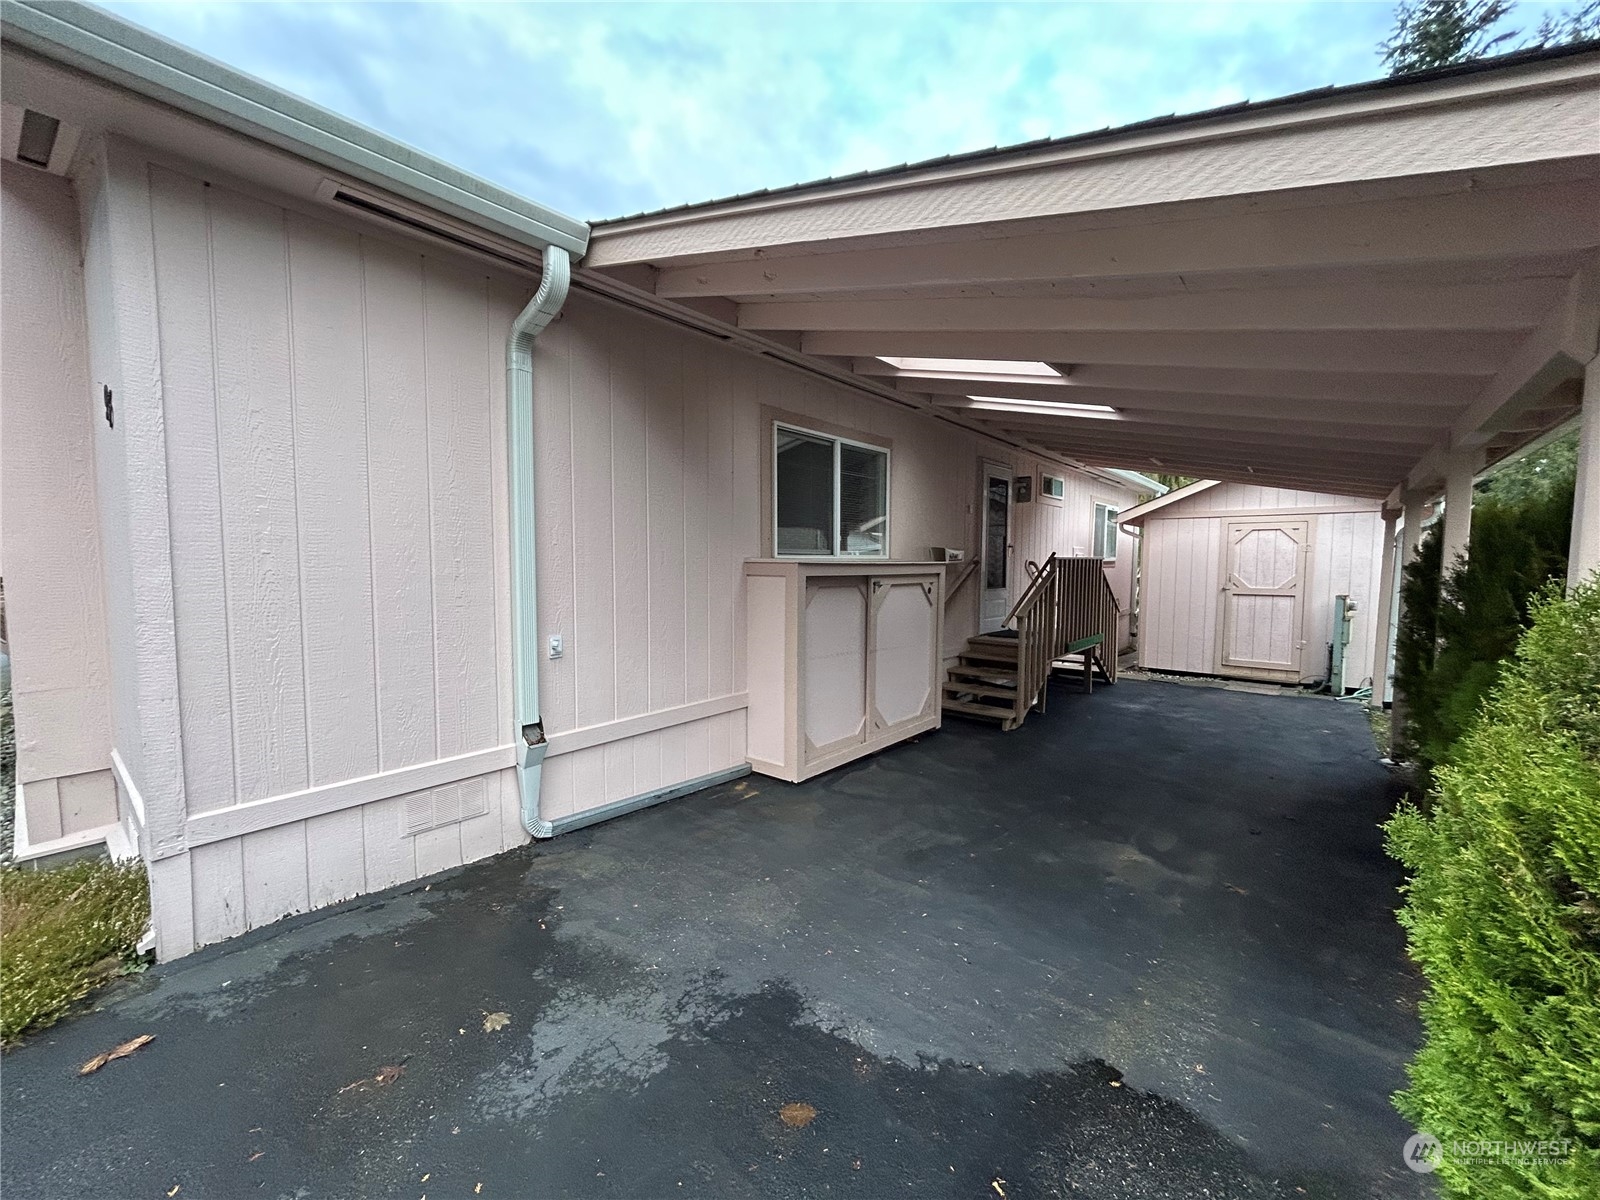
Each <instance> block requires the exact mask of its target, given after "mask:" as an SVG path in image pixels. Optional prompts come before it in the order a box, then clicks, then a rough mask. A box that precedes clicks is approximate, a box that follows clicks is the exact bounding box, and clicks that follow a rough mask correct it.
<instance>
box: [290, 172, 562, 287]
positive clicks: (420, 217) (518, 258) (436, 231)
mask: <svg viewBox="0 0 1600 1200" xmlns="http://www.w3.org/2000/svg"><path fill="white" fill-rule="evenodd" d="M317 198H318V199H319V200H322V201H323V202H324V203H327V204H333V205H337V206H338V207H340V208H345V209H351V210H354V211H355V212H358V213H361V214H362V215H363V216H366V217H369V218H373V219H376V220H378V221H381V222H383V223H384V224H386V225H392V226H397V227H399V228H401V229H404V230H405V231H406V232H408V233H410V234H413V235H419V236H421V237H424V238H426V239H428V240H429V241H433V242H442V243H444V244H445V245H448V246H453V247H455V248H456V249H458V250H466V251H468V252H470V253H472V254H475V255H478V256H479V257H481V258H488V259H492V260H493V261H495V262H497V263H503V264H505V265H507V266H512V267H516V268H517V269H518V270H521V271H537V270H538V269H539V255H538V252H537V251H535V250H532V249H530V248H529V247H527V246H523V245H519V244H518V243H516V242H513V241H512V240H511V239H510V238H501V237H496V236H495V235H494V234H492V233H487V232H485V231H484V230H481V229H474V228H473V227H472V226H471V225H468V224H466V223H465V222H459V221H453V220H451V219H450V218H448V217H444V216H441V215H440V214H439V213H436V212H431V211H430V210H428V209H426V208H422V207H420V206H418V205H412V204H407V203H406V202H405V201H404V200H399V199H397V198H395V197H393V196H386V195H383V194H381V193H379V192H369V191H366V190H365V189H362V188H358V187H355V186H353V185H351V184H348V183H345V182H343V181H342V180H337V179H324V180H323V181H322V184H321V186H320V187H318V188H317Z"/></svg>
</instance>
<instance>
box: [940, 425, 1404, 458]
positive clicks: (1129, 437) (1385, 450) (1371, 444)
mask: <svg viewBox="0 0 1600 1200" xmlns="http://www.w3.org/2000/svg"><path fill="white" fill-rule="evenodd" d="M971 415H972V416H974V417H975V418H977V419H979V420H981V421H983V422H984V423H985V424H993V425H999V426H1003V427H1004V428H1006V429H1014V430H1017V431H1019V432H1023V431H1026V432H1029V433H1037V434H1048V435H1050V436H1052V437H1061V438H1067V439H1071V440H1077V441H1084V442H1098V443H1102V444H1104V443H1117V444H1125V445H1139V446H1143V445H1156V444H1162V445H1171V446H1182V447H1195V448H1203V447H1213V448H1216V449H1219V450H1224V451H1229V452H1232V451H1238V452H1239V453H1241V454H1244V455H1245V456H1246V457H1247V458H1248V457H1249V456H1250V455H1252V454H1256V453H1257V452H1259V453H1260V454H1261V455H1263V456H1265V457H1268V458H1270V457H1272V456H1274V455H1277V454H1282V455H1289V456H1295V457H1301V456H1303V457H1306V458H1313V459H1314V458H1318V457H1322V456H1324V455H1328V454H1336V455H1345V454H1348V455H1352V456H1357V457H1360V456H1368V457H1375V456H1379V455H1382V456H1386V457H1390V458H1393V459H1395V460H1396V461H1397V462H1399V463H1400V464H1401V466H1402V470H1403V468H1404V467H1405V466H1406V465H1409V464H1410V463H1411V462H1413V461H1415V460H1416V457H1417V456H1418V455H1419V454H1421V453H1422V452H1423V451H1424V450H1426V449H1427V446H1428V442H1427V439H1426V438H1412V439H1409V440H1393V441H1391V440H1386V439H1382V440H1381V439H1377V438H1373V437H1363V436H1360V435H1359V434H1354V433H1352V434H1351V435H1350V436H1348V437H1337V436H1331V437H1330V436H1321V437H1318V436H1307V435H1302V434H1299V433H1295V432H1292V431H1287V430H1284V431H1271V430H1264V431H1256V432H1246V431H1243V430H1228V429H1205V428H1173V427H1170V426H1166V427H1163V426H1160V425H1148V424H1140V423H1135V422H1123V421H1098V420H1095V419H1094V418H1092V417H1050V418H1041V417H1033V416H1029V415H1026V414H1020V413H993V414H980V413H974V414H971Z"/></svg>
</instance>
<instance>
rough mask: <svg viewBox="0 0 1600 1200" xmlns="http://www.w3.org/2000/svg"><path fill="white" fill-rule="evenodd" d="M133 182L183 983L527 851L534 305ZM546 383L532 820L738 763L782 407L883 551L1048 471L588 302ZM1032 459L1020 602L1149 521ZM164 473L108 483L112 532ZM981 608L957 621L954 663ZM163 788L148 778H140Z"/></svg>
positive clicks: (272, 218) (443, 257)
mask: <svg viewBox="0 0 1600 1200" xmlns="http://www.w3.org/2000/svg"><path fill="white" fill-rule="evenodd" d="M131 154H132V152H131V151H129V152H127V155H128V156H131ZM113 184H114V186H112V187H111V188H110V191H109V203H110V205H111V207H112V210H113V215H114V216H115V219H116V220H117V221H119V222H121V224H122V226H124V227H127V228H132V227H133V226H134V225H137V224H138V223H139V222H140V221H142V223H143V224H142V229H143V230H144V231H145V233H144V235H143V236H144V238H145V239H147V240H146V241H145V243H144V244H145V246H146V249H145V255H146V257H148V259H149V260H150V261H149V263H148V264H146V265H145V267H144V269H143V273H142V274H141V273H140V272H134V274H136V275H138V276H139V278H138V279H136V281H135V282H136V283H137V284H138V285H139V286H141V287H144V288H146V289H147V291H148V294H149V296H150V300H149V307H150V308H151V309H152V310H153V311H152V313H151V315H150V319H151V322H152V324H153V326H154V330H153V332H152V334H151V341H152V342H155V343H157V344H159V348H160V351H159V352H160V363H159V372H158V373H156V372H152V378H154V377H156V375H157V374H158V375H159V379H160V388H159V393H153V394H155V395H156V397H157V399H156V401H155V406H156V407H157V408H158V409H159V415H160V417H161V420H162V422H163V424H164V428H165V441H164V443H162V445H163V450H162V452H161V453H160V454H158V455H157V456H156V457H157V458H158V459H160V460H161V461H160V462H159V465H158V469H157V470H156V471H155V476H156V478H155V483H156V484H157V485H158V486H157V487H155V488H154V490H153V492H152V494H156V495H159V496H160V497H161V500H162V504H163V506H164V508H163V517H164V519H165V522H166V524H167V525H169V526H170V532H169V535H168V537H169V553H170V569H169V570H168V572H167V574H169V575H170V579H171V589H172V592H171V621H170V629H171V634H172V639H173V642H172V647H173V648H172V650H171V654H172V657H173V660H174V663H175V671H176V675H177V684H176V686H175V687H174V688H173V693H174V695H175V696H176V706H177V707H176V714H175V715H174V717H173V724H174V727H175V733H176V734H177V735H179V736H181V743H182V753H181V761H180V762H178V763H177V766H178V768H179V770H178V773H177V776H176V780H177V782H176V784H175V785H174V786H172V787H171V788H170V789H165V790H164V791H163V792H161V793H159V794H157V795H154V796H151V795H149V794H148V793H149V792H150V789H149V788H148V787H146V788H145V791H146V792H147V801H149V802H151V803H154V804H155V805H156V806H157V808H158V809H159V812H160V813H161V814H162V816H163V819H167V818H172V820H173V822H174V827H175V830H176V833H177V838H176V840H172V839H168V840H165V841H162V842H161V843H160V845H158V846H155V848H154V849H151V848H150V845H149V844H147V852H149V853H150V854H151V857H152V858H153V859H154V860H155V861H154V864H153V867H152V879H153V881H154V883H153V889H154V897H155V904H156V910H157V922H158V937H159V938H160V940H161V941H160V947H159V949H160V953H161V955H162V957H164V958H166V957H173V956H174V955H176V954H181V953H185V952H187V951H188V950H189V949H192V948H193V947H195V946H198V945H204V944H206V943H209V942H214V941H218V940H221V939H223V938H226V937H229V936H232V935H234V934H237V933H240V932H242V931H244V930H245V929H248V928H252V927H255V926H258V925H262V924H265V923H267V922H270V921H273V920H276V919H277V918H279V917H282V916H285V915H287V914H290V913H294V912H299V911H303V910H305V909H308V908H313V907H317V906H319V905H324V904H329V903H333V902H336V901H338V900H341V899H344V898H347V897H350V896H354V895H357V894H360V893H363V892H370V891H374V890H377V889H380V888H383V887H387V886H391V885H394V884H398V883H402V882H406V881H408V880H411V879H414V878H417V877H419V876H422V875H426V874H430V873H433V872H436V871H439V870H443V869H446V868H449V867H452V866H455V865H457V864H460V863H463V862H467V861H471V860H474V859H477V858H482V857H484V856H486V855H489V854H492V853H495V852H497V851H499V850H501V849H504V848H506V847H509V846H511V845H513V844H516V843H518V842H520V841H522V840H523V838H524V835H523V833H522V830H521V827H520V824H519V820H518V796H517V787H516V779H515V772H514V770H512V769H511V763H512V762H513V761H514V748H513V745H512V743H513V740H514V736H515V735H514V731H513V729H512V723H513V712H512V697H511V684H512V681H511V670H510V667H511V662H510V653H511V640H510V613H509V606H510V594H511V593H510V589H511V584H510V555H509V546H508V524H509V513H508V502H509V498H508V489H507V465H506V461H505V457H506V440H507V439H506V434H507V430H506V422H505V386H504V384H505V379H504V348H505V340H506V336H507V334H508V332H509V329H510V324H511V321H512V319H513V318H514V316H515V314H516V313H517V311H518V310H519V309H520V308H521V306H522V305H523V304H524V303H525V302H526V299H527V297H528V295H529V294H530V293H531V291H532V287H533V284H532V282H531V281H529V280H526V279H519V278H514V277H511V276H501V275H499V274H496V273H494V272H493V271H492V270H491V269H490V268H487V267H485V266H482V265H479V264H477V263H475V262H471V261H468V260H466V259H462V258H457V257H454V256H452V255H450V254H449V253H441V252H440V251H438V250H436V249H433V248H427V249H426V250H424V249H422V248H420V247H418V246H415V245H412V244H410V243H407V242H404V241H402V240H398V239H396V238H394V237H390V236H388V235H387V234H386V233H385V232H384V231H377V230H369V227H367V226H365V225H364V224H361V223H359V222H357V221H355V220H354V219H352V218H347V217H345V216H343V215H341V214H325V215H319V214H318V213H316V212H313V211H303V210H302V209H301V207H300V206H299V205H298V204H297V203H296V202H286V203H279V202H277V201H274V200H269V199H266V198H264V197H262V196H259V195H255V194H251V193H250V192H248V191H247V190H244V189H235V188H232V187H229V186H224V185H223V184H221V183H215V182H214V183H208V182H207V181H205V180H203V179H200V178H197V177H195V176H194V175H192V174H190V173H187V171H186V169H184V168H181V167H179V166H177V165H171V164H165V163H159V162H146V161H140V163H139V172H138V177H137V178H136V179H135V178H133V177H132V176H131V175H129V174H128V173H127V172H126V171H123V172H122V173H120V174H117V175H115V176H114V178H113ZM135 218H137V219H135ZM130 263H131V264H134V265H137V255H134V256H132V257H129V256H124V257H123V258H122V259H120V260H119V261H118V262H117V263H116V264H111V263H109V262H108V263H107V264H106V268H105V269H106V272H107V278H106V279H105V280H103V284H104V286H105V288H106V294H108V295H109V294H112V292H113V289H114V288H117V287H122V286H123V279H122V278H120V277H119V275H118V270H119V269H120V270H123V271H126V269H127V268H128V266H129V264H130ZM94 293H95V288H94V287H93V286H91V289H90V294H91V296H93V295H94ZM91 324H92V322H91ZM92 336H93V335H92V333H91V339H92ZM123 352H124V353H126V350H125V348H124V351H123ZM534 360H535V378H534V391H535V405H534V408H535V418H534V419H535V431H534V433H535V447H536V449H535V453H536V469H537V494H536V499H537V517H536V536H537V539H538V554H539V572H538V586H539V603H540V622H539V624H540V637H541V646H540V649H541V651H542V650H543V649H544V639H546V638H548V637H550V636H551V635H560V636H561V637H562V639H563V643H564V651H563V653H562V655H561V656H560V657H559V658H554V659H551V658H549V657H548V656H545V655H543V654H541V671H540V680H541V699H542V707H543V717H544V723H545V730H546V733H547V735H548V736H549V738H550V751H549V757H548V758H547V759H546V765H545V769H544V790H543V795H542V800H541V806H542V811H543V815H544V817H545V818H546V819H547V820H559V819H561V818H563V817H571V816H574V815H577V814H581V813H584V812H586V811H589V810H592V809H596V808H599V807H602V806H604V805H606V804H609V803H613V802H616V801H620V800H628V799H631V798H634V797H639V796H642V795H646V794H649V793H653V792H657V791H659V790H661V789H665V788H670V787H673V786H675V785H678V784H681V783H684V782H687V781H690V780H694V779H699V778H701V777H704V776H707V775H712V774H715V773H718V772H723V771H726V770H729V769H732V768H736V767H738V766H740V765H741V764H743V763H744V762H745V757H746V745H745V741H746V738H745V696H744V689H745V662H744V656H745V642H744V636H743V612H742V608H743V598H742V594H741V590H740V581H741V579H742V571H743V563H744V561H745V560H746V559H748V558H753V557H758V556H759V555H760V554H761V553H762V549H763V548H762V531H761V528H760V521H761V516H760V514H761V511H762V505H761V501H760V488H761V486H762V484H761V480H762V477H763V472H762V462H763V456H764V455H770V453H771V446H770V444H769V436H770V435H769V433H768V431H767V430H765V429H764V428H763V417H762V413H763V410H764V409H772V410H779V411H783V412H786V413H791V414H795V415H797V416H799V417H800V418H802V419H811V420H816V421H818V422H819V423H823V424H827V425H835V426H840V427H843V428H846V429H850V430H854V431H857V432H858V433H859V434H861V435H862V436H864V437H866V438H868V439H869V440H871V439H876V440H887V441H890V442H892V444H893V458H892V468H891V501H890V504H891V520H892V527H891V533H890V537H891V545H892V552H893V554H894V556H895V557H897V558H925V557H926V556H927V555H928V553H929V549H930V548H931V547H932V546H935V545H942V546H964V547H967V548H968V549H969V552H973V551H975V547H976V532H977V515H976V513H977V495H978V472H979V463H980V461H981V460H982V459H984V458H989V459H998V460H1000V461H1004V462H1006V463H1008V464H1009V465H1010V466H1011V468H1012V469H1013V471H1014V472H1015V473H1017V474H1032V475H1034V476H1035V477H1036V476H1037V475H1038V472H1039V470H1040V469H1041V467H1045V466H1047V465H1048V464H1047V463H1046V462H1045V460H1042V459H1039V458H1038V457H1036V456H1033V455H1030V454H1026V453H1024V452H1021V451H1018V450H1015V449H1013V448H1009V447H1003V446H1001V445H1000V444H999V443H995V442H992V441H990V440H989V439H986V438H983V437H982V436H980V435H978V434H976V433H973V432H971V431H967V430H963V429H960V428H958V427H956V426H954V425H952V424H950V423H949V422H946V421H941V420H937V419H934V418H932V417H930V416H929V415H927V414H923V413H918V412H914V411H911V410H909V409H904V408H901V407H898V406H895V405H892V404H889V403H885V402H882V401H878V400H875V399H870V398H867V397H865V396H864V395H862V394H861V393H859V392H855V391H853V390H851V389H849V388H846V387H844V386H841V385H837V384H832V383H828V382H826V381H822V380H819V379H816V378H813V377H811V376H808V375H806V374H804V373H802V372H799V371H796V370H794V369H791V368H786V367H782V366H779V365H777V364H773V363H771V362H767V361H763V360H761V359H757V358H754V357H751V356H749V355H747V354H743V353H740V352H737V351H734V350H730V349H728V348H727V347H724V346H721V345H719V344H717V343H715V342H713V341H711V340H710V339H707V338H701V337H696V336H693V335H690V334H687V333H685V332H684V331H682V330H681V329H678V328H676V327H674V326H672V325H669V324H666V323H663V322H660V321H656V320H652V319H649V318H646V317H643V316H640V315H637V314H633V313H629V312H627V311H625V310H621V309H618V308H616V307H613V306H610V305H605V304H602V303H600V302H598V301H596V300H594V299H591V298H588V297H586V296H584V295H583V294H582V293H577V294H575V295H574V296H573V297H572V298H571V300H570V301H569V303H568V306H567V309H566V311H565V312H564V313H563V314H562V316H561V317H560V319H558V320H557V321H556V322H555V323H554V324H553V325H552V326H551V328H550V329H549V330H547V331H546V332H545V333H544V335H543V336H541V338H540V339H539V342H538V344H537V347H536V350H535V356H534ZM1048 467H1049V469H1050V470H1051V472H1052V473H1055V474H1061V475H1063V476H1064V477H1065V478H1066V479H1067V480H1068V483H1069V492H1068V495H1067V497H1066V500H1065V502H1064V503H1063V504H1059V505H1057V504H1044V503H1040V502H1039V501H1038V500H1037V499H1035V501H1034V502H1033V503H1031V504H1026V505H1018V506H1017V507H1016V509H1015V539H1016V549H1015V553H1014V559H1013V561H1014V563H1015V565H1016V569H1015V570H1014V571H1013V577H1012V586H1013V589H1020V587H1021V586H1022V584H1023V582H1024V578H1023V572H1022V563H1023V562H1024V561H1025V560H1027V559H1029V558H1032V559H1035V560H1040V561H1042V560H1043V558H1044V557H1045V556H1046V555H1048V554H1049V553H1050V552H1051V551H1052V550H1054V551H1057V552H1060V553H1068V554H1070V553H1083V552H1085V551H1086V550H1087V548H1088V546H1089V544H1090V541H1091V531H1092V518H1093V501H1094V499H1096V498H1099V499H1110V500H1113V501H1114V502H1118V503H1121V504H1123V505H1128V504H1131V503H1132V502H1133V499H1134V497H1133V495H1132V494H1131V493H1130V492H1128V491H1127V490H1126V489H1119V488H1118V487H1116V486H1115V485H1108V484H1106V483H1104V482H1102V481H1098V480H1095V481H1091V480H1089V479H1088V478H1087V477H1085V476H1082V475H1081V474H1080V473H1078V472H1075V471H1073V470H1071V469H1068V468H1065V467H1062V466H1060V465H1059V464H1055V465H1048ZM148 469H149V466H148V464H143V463H135V462H133V461H132V460H131V459H130V460H129V461H128V462H127V463H125V464H120V465H119V466H118V468H117V469H116V470H113V471H112V472H111V474H112V475H113V476H115V478H114V479H113V480H112V482H111V484H110V486H109V488H108V489H107V490H106V495H105V496H103V497H102V509H103V519H104V517H105V514H106V513H107V512H110V513H112V514H114V511H115V504H116V489H117V488H118V487H124V488H125V487H127V486H129V484H128V481H129V480H134V483H135V485H137V484H138V480H136V479H135V478H134V477H135V476H137V475H138V474H139V473H140V472H141V471H143V470H148ZM108 497H109V503H110V508H109V509H108V508H107V498H108ZM112 519H113V521H114V519H115V518H114V515H113V517H112ZM121 537H122V535H121V534H119V533H118V532H117V531H116V530H115V529H113V530H112V533H111V535H108V537H107V542H108V545H114V544H116V543H118V541H119V539H120V538H121ZM123 578H124V582H126V580H127V578H129V576H127V575H124V577H123ZM112 593H113V597H114V596H115V594H116V587H115V586H113V588H112ZM977 597H978V591H977V589H976V588H974V587H971V586H970V585H969V586H968V588H967V589H965V595H963V596H960V597H957V599H956V601H955V603H953V604H952V605H951V606H950V607H949V608H948V610H947V614H946V618H947V621H946V623H947V626H948V628H949V629H950V635H949V637H948V638H947V645H946V647H945V649H946V651H947V653H949V654H952V655H953V654H954V653H955V652H956V651H957V650H958V649H959V648H960V646H961V644H962V641H963V640H964V638H965V637H966V636H967V634H968V633H970V632H972V631H973V630H974V629H975V627H976V607H977ZM145 674H146V675H149V674H152V672H151V671H150V670H148V669H146V670H145ZM135 677H136V678H140V679H142V678H144V676H143V675H137V674H136V675H135ZM120 690H122V691H124V692H126V693H127V694H126V695H124V696H123V700H124V701H127V702H128V703H129V704H132V705H133V706H134V708H133V709H132V710H130V713H129V718H128V719H130V720H136V718H137V712H136V708H137V690H136V689H120ZM130 697H131V698H130ZM118 744H119V746H120V745H123V744H137V743H136V742H135V743H128V742H127V741H126V740H125V739H120V735H119V742H118ZM458 759H460V760H462V761H461V762H457V761H456V760H458ZM152 769H154V765H153V764H149V763H146V762H144V761H142V760H140V759H139V757H138V755H137V754H134V755H133V761H130V762H129V763H128V775H129V779H130V781H131V782H134V783H136V784H137V783H140V782H141V781H142V780H143V779H144V778H145V777H146V775H147V774H148V772H149V771H150V770H152ZM388 772H400V773H401V774H400V775H399V776H398V777H397V779H385V778H384V775H385V773H388ZM436 775H437V776H438V777H440V778H443V777H444V776H446V775H448V776H449V780H448V782H443V783H439V782H437V781H436V779H435V776H436ZM375 777H376V782H375V781H374V780H375ZM410 778H418V779H423V780H426V781H427V782H426V783H423V784H419V785H418V787H417V789H415V790H412V789H406V794H398V795H397V794H394V793H395V792H396V791H398V790H400V783H399V782H397V780H399V781H403V780H405V779H410ZM173 797H176V800H174V799H173ZM169 810H170V811H169ZM430 825H431V826H432V827H431V828H426V827H425V826H430ZM419 827H422V828H420V831H419Z"/></svg>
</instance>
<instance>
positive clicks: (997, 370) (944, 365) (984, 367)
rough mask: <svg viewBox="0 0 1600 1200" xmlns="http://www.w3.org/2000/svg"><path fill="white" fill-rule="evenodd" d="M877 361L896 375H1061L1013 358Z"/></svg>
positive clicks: (1046, 365) (1040, 364) (1039, 364)
mask: <svg viewBox="0 0 1600 1200" xmlns="http://www.w3.org/2000/svg"><path fill="white" fill-rule="evenodd" d="M879 361H880V362H886V363H888V364H889V365H890V366H891V367H893V368H894V369H895V370H897V371H920V372H923V373H925V374H937V375H956V376H960V375H1020V376H1024V377H1027V378H1033V379H1040V378H1043V379H1060V378H1061V376H1062V372H1060V371H1058V370H1056V369H1055V368H1054V367H1052V366H1051V365H1050V364H1049V363H1043V362H1026V361H1024V360H1021V359H1015V358H890V357H888V356H884V355H880V356H879Z"/></svg>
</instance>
